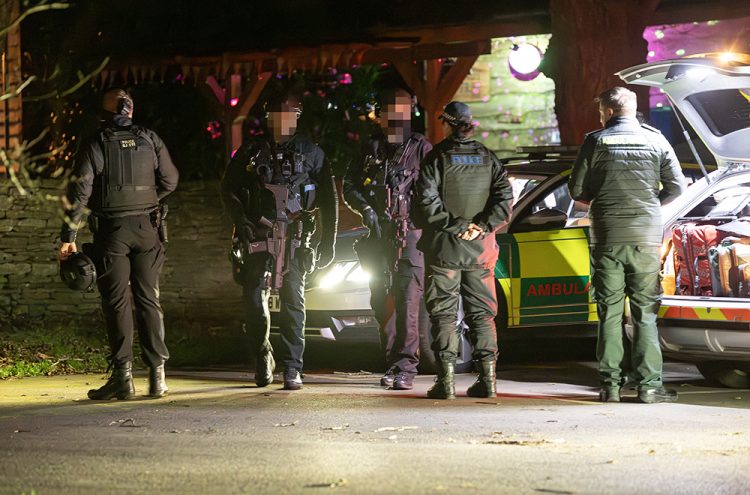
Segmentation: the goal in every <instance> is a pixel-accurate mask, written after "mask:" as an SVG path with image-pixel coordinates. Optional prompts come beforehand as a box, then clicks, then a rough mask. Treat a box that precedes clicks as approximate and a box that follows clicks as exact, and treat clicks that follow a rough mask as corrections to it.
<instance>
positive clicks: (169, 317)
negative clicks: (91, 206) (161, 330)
mask: <svg viewBox="0 0 750 495" xmlns="http://www.w3.org/2000/svg"><path fill="white" fill-rule="evenodd" d="M60 187H61V181H56V180H45V181H43V182H42V183H41V185H40V187H39V188H38V190H36V192H35V196H34V198H29V197H24V196H22V195H21V194H20V193H19V191H18V190H17V189H16V188H15V187H14V186H13V185H12V184H11V183H10V181H7V180H6V181H5V182H4V183H3V184H2V185H0V324H2V325H8V324H9V323H10V322H11V321H22V320H24V319H39V320H42V321H50V320H57V321H60V320H62V321H64V320H65V319H72V318H77V319H78V318H81V317H83V318H93V319H96V320H98V319H100V309H99V296H98V293H96V292H94V293H89V294H81V293H77V292H74V291H71V290H69V289H67V288H66V287H65V286H64V285H63V284H62V282H61V281H60V279H59V276H58V267H57V261H56V259H57V258H56V246H57V243H58V242H59V231H60V224H61V213H60V206H59V205H60V203H59V201H55V200H54V198H55V197H57V196H59V195H60V192H61V189H60ZM35 198H47V200H44V201H36V200H35ZM167 202H168V204H169V208H170V209H169V217H168V225H169V238H170V239H169V241H170V242H169V245H168V249H167V263H166V266H165V268H164V270H163V272H162V276H161V301H162V305H163V307H164V313H165V320H166V324H167V333H168V335H170V336H171V337H170V339H175V338H189V339H192V338H193V337H199V336H200V337H210V336H219V335H237V334H238V328H239V326H240V321H241V319H242V317H241V306H240V302H239V296H240V287H239V286H238V285H236V284H235V283H234V282H233V281H232V275H231V266H230V262H229V258H228V252H229V237H230V233H231V225H230V222H229V220H228V219H227V218H226V217H225V216H224V214H223V211H222V205H221V200H220V197H219V183H218V181H207V182H188V183H181V184H180V186H179V188H178V190H177V191H176V192H175V193H174V194H172V195H171V196H170V197H169V198H168V200H167ZM90 241H91V234H90V232H88V230H87V228H86V227H85V226H84V227H82V228H81V230H80V232H79V237H78V243H79V247H80V244H81V243H83V242H90Z"/></svg>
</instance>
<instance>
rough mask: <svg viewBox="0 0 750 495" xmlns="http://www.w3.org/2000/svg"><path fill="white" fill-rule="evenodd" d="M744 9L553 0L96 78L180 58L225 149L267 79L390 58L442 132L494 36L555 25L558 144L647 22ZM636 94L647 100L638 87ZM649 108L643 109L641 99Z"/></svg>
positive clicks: (592, 125)
mask: <svg viewBox="0 0 750 495" xmlns="http://www.w3.org/2000/svg"><path fill="white" fill-rule="evenodd" d="M744 16H750V3H748V2H741V3H737V2H735V1H733V0H712V1H708V0H689V1H687V0H633V1H629V2H624V1H622V0H549V4H548V6H547V8H544V9H536V10H528V11H525V12H515V13H506V14H502V13H495V14H493V15H489V16H487V18H486V19H482V20H473V21H470V22H464V23H455V24H440V25H418V26H415V25H411V26H406V27H389V26H377V27H374V28H371V29H369V31H368V32H366V33H363V36H365V37H368V38H371V39H376V40H380V41H377V42H372V43H349V44H323V45H320V46H317V47H287V48H283V49H279V50H270V51H248V52H231V53H224V54H220V55H216V56H195V57H191V56H175V57H172V58H165V59H158V60H148V59H143V58H138V59H134V60H124V59H121V60H114V61H112V62H111V63H110V64H109V66H108V67H107V68H106V69H105V70H104V71H102V73H101V74H100V76H99V82H100V84H101V85H102V86H109V85H111V84H114V83H122V82H133V83H138V82H143V81H163V80H164V77H165V75H166V74H167V72H168V71H170V70H171V71H174V68H175V67H177V68H178V70H179V71H180V73H181V74H182V75H183V77H185V78H186V79H191V80H192V81H193V82H194V83H195V84H204V83H205V84H207V85H208V87H209V88H210V89H211V92H212V93H213V95H214V96H215V101H217V102H218V104H219V105H221V108H222V113H223V119H222V120H223V121H224V123H225V125H226V127H227V128H231V133H230V139H229V140H228V142H227V149H228V151H231V150H233V149H236V148H237V147H238V146H239V145H240V144H241V141H242V132H241V130H242V122H243V120H244V119H245V118H246V116H247V114H248V112H249V110H250V109H251V108H252V106H253V105H254V104H255V103H256V102H257V100H258V98H259V96H260V94H261V93H262V91H263V88H264V87H265V85H266V84H267V83H268V81H269V80H270V79H271V78H272V77H275V76H276V75H279V74H291V73H292V72H294V71H301V72H312V73H315V72H322V71H324V70H326V69H328V68H331V67H333V68H337V69H348V68H350V67H354V66H358V65H364V64H382V63H388V64H391V65H392V66H393V67H395V68H396V70H398V72H399V73H400V74H401V76H402V77H403V79H404V81H405V82H406V83H407V84H409V86H410V87H411V89H412V91H414V93H415V94H416V95H417V98H418V99H419V102H420V104H421V105H422V106H423V107H424V109H425V114H426V124H427V135H428V137H429V138H430V140H432V141H433V142H437V141H439V140H440V139H442V137H443V136H442V132H441V128H440V126H438V125H437V122H436V119H435V117H436V116H437V115H438V114H439V113H440V111H441V110H442V108H443V106H445V104H447V103H448V102H449V101H450V99H451V98H452V97H453V95H454V94H455V92H456V90H457V89H458V87H459V86H460V85H461V83H462V81H463V80H464V78H465V77H466V76H467V75H468V74H469V72H470V70H471V67H472V66H473V64H474V62H475V61H476V59H477V57H478V56H479V55H482V54H485V53H490V50H491V39H492V38H499V37H510V36H524V35H531V34H544V33H551V34H552V40H551V41H550V46H549V49H548V51H547V55H548V60H547V61H545V67H544V69H543V70H544V72H545V74H546V75H547V76H549V77H551V78H552V79H553V80H554V82H555V88H556V89H555V112H556V114H557V117H558V123H559V128H560V135H561V141H562V143H563V144H580V142H581V140H582V138H583V135H584V133H585V132H588V131H591V130H593V129H596V128H597V127H598V123H597V116H596V113H595V112H594V111H593V110H592V109H591V108H590V107H591V105H589V104H588V103H590V102H591V101H592V99H593V97H594V96H595V95H596V94H598V93H599V92H601V91H602V90H604V89H606V88H608V87H611V86H614V85H619V84H622V82H621V81H620V80H619V79H618V78H617V77H616V76H615V72H617V71H618V70H620V69H622V68H624V67H626V66H628V65H634V64H638V63H643V62H645V61H646V57H645V55H646V47H645V41H644V40H643V39H642V33H643V30H644V29H645V28H646V27H647V26H649V25H658V24H669V23H683V22H690V21H704V20H709V19H717V18H718V19H722V18H724V19H728V18H737V17H744ZM637 91H638V92H639V93H640V97H641V98H642V99H641V103H642V104H643V103H644V102H645V101H646V93H645V91H644V90H643V89H638V90H637ZM643 109H644V110H647V108H645V107H644V108H643Z"/></svg>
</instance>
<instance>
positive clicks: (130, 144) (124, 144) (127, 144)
mask: <svg viewBox="0 0 750 495" xmlns="http://www.w3.org/2000/svg"><path fill="white" fill-rule="evenodd" d="M120 148H135V139H123V140H122V141H120Z"/></svg>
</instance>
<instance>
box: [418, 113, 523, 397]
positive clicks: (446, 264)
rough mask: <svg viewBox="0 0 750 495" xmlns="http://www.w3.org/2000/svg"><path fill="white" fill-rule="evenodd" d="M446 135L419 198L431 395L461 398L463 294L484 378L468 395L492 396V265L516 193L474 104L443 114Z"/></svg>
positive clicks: (427, 164)
mask: <svg viewBox="0 0 750 495" xmlns="http://www.w3.org/2000/svg"><path fill="white" fill-rule="evenodd" d="M440 118H441V120H442V121H443V129H444V131H445V133H446V134H447V135H448V137H447V138H446V139H445V140H443V141H442V142H440V143H439V144H437V145H436V146H435V147H434V148H433V150H432V152H431V153H430V154H429V155H427V157H426V158H425V159H424V161H423V162H422V164H421V170H420V175H419V179H418V180H417V194H416V200H417V202H418V205H419V207H420V209H421V211H422V215H423V217H424V222H425V228H424V233H423V235H422V239H421V240H420V242H419V249H421V250H422V251H423V252H424V253H425V258H426V264H427V280H426V281H427V283H426V289H425V292H426V294H425V303H426V305H427V311H428V312H429V313H430V321H431V322H432V337H433V344H432V349H433V350H434V351H435V355H436V358H437V361H438V376H437V379H436V383H435V385H434V386H433V387H432V388H431V389H430V390H429V391H428V392H427V396H428V397H430V398H433V399H453V398H455V396H456V394H455V382H454V372H455V364H456V357H457V355H458V340H459V339H458V329H457V326H456V321H457V316H458V315H457V312H458V303H459V298H462V299H463V309H464V318H465V322H466V323H467V324H468V326H469V331H470V337H471V339H472V343H473V345H474V355H473V359H474V361H475V363H476V365H477V368H478V370H479V378H478V379H477V381H476V382H475V383H474V384H473V385H472V386H471V387H469V390H468V391H467V395H469V396H470V397H494V396H495V394H496V386H495V361H496V360H497V334H496V331H495V316H496V314H497V295H496V294H495V278H494V268H495V263H496V262H497V257H498V246H497V243H496V242H495V231H497V229H498V228H499V227H501V226H502V225H503V224H505V223H506V222H507V221H508V218H509V217H510V211H511V201H512V199H513V193H512V190H511V186H510V183H509V182H508V179H507V176H506V173H505V169H504V168H503V166H502V164H501V162H500V160H498V159H497V157H496V156H495V155H494V154H493V153H492V152H491V151H490V150H488V149H487V148H485V147H484V146H483V145H482V144H480V143H478V142H477V141H474V140H472V139H471V138H470V136H471V133H472V129H473V125H472V119H471V112H470V110H469V107H468V106H467V105H465V104H464V103H461V102H456V101H454V102H451V103H449V104H448V105H447V106H446V107H445V110H444V111H443V113H442V115H441V116H440Z"/></svg>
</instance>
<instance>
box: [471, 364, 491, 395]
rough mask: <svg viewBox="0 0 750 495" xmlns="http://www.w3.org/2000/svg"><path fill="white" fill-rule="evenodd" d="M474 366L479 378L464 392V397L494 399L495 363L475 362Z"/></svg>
mask: <svg viewBox="0 0 750 495" xmlns="http://www.w3.org/2000/svg"><path fill="white" fill-rule="evenodd" d="M475 364H476V365H477V367H478V368H479V376H478V377H477V381H476V382H474V384H473V385H472V386H471V387H469V389H468V390H467V391H466V395H468V396H469V397H484V398H489V397H495V396H496V395H497V386H496V385H495V361H494V360H493V361H479V362H476V361H475Z"/></svg>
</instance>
